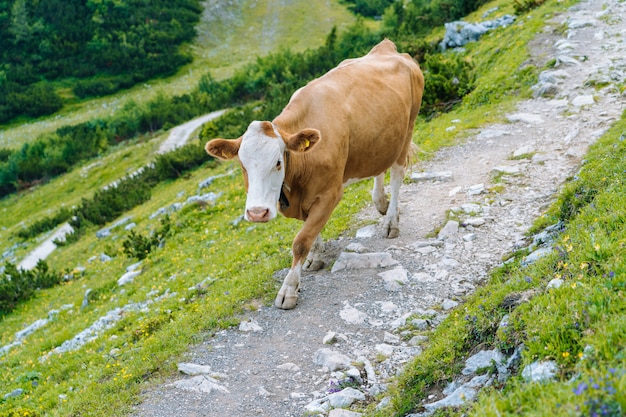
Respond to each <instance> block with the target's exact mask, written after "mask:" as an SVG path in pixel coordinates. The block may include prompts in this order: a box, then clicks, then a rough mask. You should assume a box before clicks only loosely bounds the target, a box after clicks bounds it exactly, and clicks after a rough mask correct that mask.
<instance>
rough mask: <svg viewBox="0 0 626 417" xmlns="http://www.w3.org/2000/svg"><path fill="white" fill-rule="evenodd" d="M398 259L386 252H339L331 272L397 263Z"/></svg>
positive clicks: (380, 266)
mask: <svg viewBox="0 0 626 417" xmlns="http://www.w3.org/2000/svg"><path fill="white" fill-rule="evenodd" d="M397 264H398V261H396V260H395V259H393V258H392V256H391V254H390V253H388V252H375V253H352V252H341V254H340V255H339V258H338V259H337V261H336V262H335V264H334V265H333V268H332V270H331V272H333V273H335V272H338V271H343V270H346V269H347V270H355V269H376V268H386V267H388V266H394V265H397Z"/></svg>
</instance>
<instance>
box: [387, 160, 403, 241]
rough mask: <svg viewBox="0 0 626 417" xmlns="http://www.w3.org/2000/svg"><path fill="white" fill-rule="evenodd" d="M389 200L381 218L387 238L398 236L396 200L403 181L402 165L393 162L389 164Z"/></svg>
mask: <svg viewBox="0 0 626 417" xmlns="http://www.w3.org/2000/svg"><path fill="white" fill-rule="evenodd" d="M390 171H391V184H390V186H391V187H390V188H391V200H390V201H389V208H388V209H387V214H386V215H385V218H384V220H383V233H384V234H385V236H386V237H387V238H389V239H392V238H395V237H398V235H399V234H400V209H399V206H398V200H399V199H400V186H401V185H402V181H404V166H402V165H400V164H398V163H394V164H393V165H392V166H391V169H390Z"/></svg>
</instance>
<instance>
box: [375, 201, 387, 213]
mask: <svg viewBox="0 0 626 417" xmlns="http://www.w3.org/2000/svg"><path fill="white" fill-rule="evenodd" d="M374 205H375V206H376V210H378V212H379V213H380V214H382V215H383V216H384V215H385V214H387V209H388V208H389V200H387V199H385V200H383V201H374Z"/></svg>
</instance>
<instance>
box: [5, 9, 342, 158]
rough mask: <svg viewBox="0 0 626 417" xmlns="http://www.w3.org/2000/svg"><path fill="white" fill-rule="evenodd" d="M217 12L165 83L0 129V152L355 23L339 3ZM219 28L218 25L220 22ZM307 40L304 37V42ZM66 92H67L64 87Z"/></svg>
mask: <svg viewBox="0 0 626 417" xmlns="http://www.w3.org/2000/svg"><path fill="white" fill-rule="evenodd" d="M208 3H210V4H214V3H217V4H220V6H219V7H217V6H216V7H213V8H211V9H210V10H212V11H213V12H212V13H210V14H209V15H207V16H204V17H203V19H202V22H201V23H200V25H199V26H198V32H199V34H200V36H199V38H198V39H199V42H198V43H197V44H194V45H191V46H189V49H190V51H191V53H192V55H193V57H194V61H193V62H192V63H191V64H189V65H186V66H185V67H183V68H181V69H180V70H179V71H178V73H177V74H176V75H174V76H172V77H168V78H165V79H157V80H152V81H150V82H146V83H143V84H141V85H138V86H136V87H134V88H132V89H130V90H127V91H122V92H119V93H117V94H113V95H111V96H107V97H103V98H99V99H93V100H87V101H83V102H80V103H77V104H74V105H68V106H66V108H64V109H63V110H61V111H60V112H58V114H55V115H53V116H49V117H45V118H41V119H39V120H36V121H33V122H28V123H20V124H17V125H16V124H12V125H10V126H0V147H11V148H14V147H19V146H20V145H21V144H22V143H25V142H30V141H32V140H34V139H35V138H36V137H37V136H38V135H41V134H42V133H45V132H50V131H54V130H56V129H57V128H58V127H60V126H64V125H67V124H76V123H80V122H84V121H86V120H90V119H94V118H101V117H106V116H108V115H110V114H112V113H114V112H116V111H118V110H119V109H121V108H123V107H124V103H126V102H127V101H128V100H134V101H136V102H138V103H141V102H144V101H147V100H149V99H151V98H153V97H154V96H155V95H156V94H157V93H158V92H160V91H163V92H164V93H165V94H167V95H175V94H177V95H180V94H184V93H185V92H188V91H190V90H192V89H193V88H195V86H196V85H197V83H198V80H199V79H200V77H201V76H202V75H204V74H206V73H207V72H209V71H210V72H211V74H212V75H213V76H214V77H215V78H217V79H222V78H226V77H228V76H230V75H232V74H233V72H234V71H235V69H237V68H239V67H240V66H242V65H243V64H245V63H247V62H250V61H251V60H254V59H255V57H256V56H262V55H265V54H267V53H269V52H272V51H274V50H276V49H277V48H279V47H285V48H289V49H291V50H293V51H302V50H304V49H307V48H311V47H317V46H319V45H322V44H323V42H324V40H325V39H326V36H327V35H328V33H329V32H330V30H331V28H332V27H333V25H337V26H338V27H339V28H342V27H344V26H345V25H347V24H349V23H350V22H352V21H353V20H354V17H353V16H352V15H351V14H350V13H349V12H348V11H347V10H346V8H345V7H344V6H341V5H340V4H339V1H337V0H310V1H306V2H305V1H287V0H231V1H226V2H224V1H219V0H210V1H209V2H208ZM215 16H217V18H219V19H220V20H219V23H216V21H215V19H216V17H215ZM303 34H306V35H304V36H303ZM60 88H61V89H64V90H67V86H61V87H60Z"/></svg>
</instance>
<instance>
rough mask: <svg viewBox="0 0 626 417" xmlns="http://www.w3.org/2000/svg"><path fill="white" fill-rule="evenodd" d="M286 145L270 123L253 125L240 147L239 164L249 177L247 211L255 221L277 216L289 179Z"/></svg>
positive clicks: (244, 136)
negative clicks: (285, 156) (285, 185)
mask: <svg viewBox="0 0 626 417" xmlns="http://www.w3.org/2000/svg"><path fill="white" fill-rule="evenodd" d="M284 153H285V142H284V141H283V140H282V139H281V137H280V135H279V134H278V132H276V131H275V130H274V126H272V124H271V123H270V122H252V123H251V124H250V126H249V127H248V130H247V131H246V133H244V135H243V137H242V140H241V146H240V148H239V161H240V162H241V166H242V168H243V171H244V176H245V177H246V187H247V189H246V191H247V192H248V197H247V199H246V211H245V214H244V217H245V219H246V220H248V221H251V222H267V221H270V220H272V219H273V218H274V217H276V203H277V202H278V199H279V197H280V190H281V188H282V185H283V181H284V179H285V169H284V168H285V161H284Z"/></svg>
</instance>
